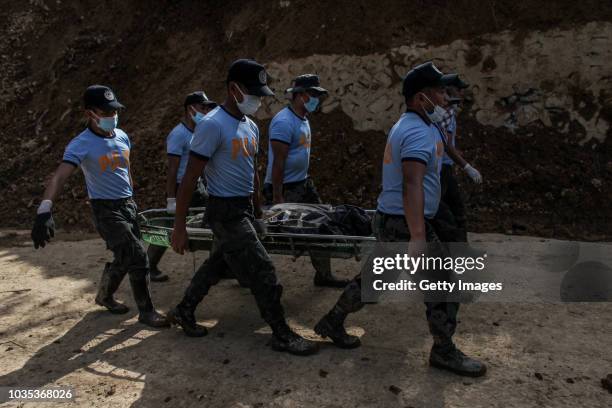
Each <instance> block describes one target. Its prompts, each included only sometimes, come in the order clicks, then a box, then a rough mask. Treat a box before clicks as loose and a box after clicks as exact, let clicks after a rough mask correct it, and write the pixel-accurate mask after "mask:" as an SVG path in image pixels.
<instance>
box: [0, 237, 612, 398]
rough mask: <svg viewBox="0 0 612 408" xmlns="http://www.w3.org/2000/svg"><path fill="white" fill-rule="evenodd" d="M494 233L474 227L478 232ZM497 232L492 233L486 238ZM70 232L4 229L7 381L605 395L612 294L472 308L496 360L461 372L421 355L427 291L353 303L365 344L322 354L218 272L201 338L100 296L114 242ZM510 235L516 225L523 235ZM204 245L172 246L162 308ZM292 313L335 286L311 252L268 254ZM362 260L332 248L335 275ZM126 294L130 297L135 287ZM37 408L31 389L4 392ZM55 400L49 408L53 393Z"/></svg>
mask: <svg viewBox="0 0 612 408" xmlns="http://www.w3.org/2000/svg"><path fill="white" fill-rule="evenodd" d="M483 236H484V235H479V237H483ZM491 236H493V235H489V237H491ZM67 238H68V236H67V234H65V233H61V232H60V234H59V236H58V237H57V239H56V240H55V241H54V242H53V243H52V244H51V245H50V246H48V247H47V248H45V249H44V250H39V251H34V250H33V249H32V248H31V246H30V243H29V238H28V234H27V233H25V232H19V233H15V232H11V231H6V230H5V231H3V232H2V233H1V235H0V386H20V387H41V386H45V385H64V386H68V385H70V386H72V387H74V388H75V390H76V395H77V397H76V400H75V402H73V403H65V404H61V406H84V407H85V406H87V407H128V406H130V407H159V406H168V407H188V406H200V407H348V406H354V407H414V408H418V407H492V406H495V407H536V406H537V407H578V406H580V407H609V406H611V405H612V394H610V393H608V392H607V391H606V390H604V389H603V388H602V387H601V385H600V379H601V378H602V377H604V376H605V375H606V374H608V373H610V372H612V353H610V344H612V304H609V303H606V304H603V303H600V304H566V305H558V304H557V305H541V304H522V305H521V304H491V303H489V304H484V303H481V304H474V305H467V306H465V307H463V308H462V310H461V313H460V325H459V331H458V335H457V336H456V340H457V342H458V344H459V346H460V347H461V348H462V349H463V350H464V351H465V352H466V353H468V354H471V355H474V356H477V357H478V358H481V359H483V360H484V361H486V362H487V364H488V366H489V373H487V375H486V376H485V377H484V378H481V379H466V378H462V377H458V376H455V375H452V374H447V373H445V372H440V371H438V370H435V369H431V368H429V367H428V365H427V364H426V359H427V355H428V351H429V347H430V345H431V344H430V343H431V340H430V336H429V334H428V330H427V326H426V324H425V319H424V308H423V306H422V305H420V304H405V303H404V304H380V305H377V306H372V307H369V308H367V309H365V310H364V311H362V312H361V313H358V314H356V315H354V316H352V317H351V318H350V319H349V321H348V327H349V331H350V332H351V333H353V334H357V335H359V336H361V337H362V342H363V347H361V348H359V349H356V350H348V351H347V350H339V349H336V348H335V347H333V346H331V345H330V344H328V343H322V348H321V351H320V353H319V354H318V355H316V356H312V357H294V356H290V355H287V354H283V353H277V352H274V351H272V350H271V349H270V348H268V347H267V346H266V342H267V340H268V338H269V335H270V331H269V329H268V328H267V327H266V325H265V324H264V323H263V321H262V320H261V319H260V317H259V315H258V312H257V309H256V307H255V303H254V301H253V299H252V297H251V296H250V294H249V292H248V290H246V289H242V288H240V287H239V286H238V285H237V284H236V283H235V282H233V281H224V282H222V283H221V284H219V285H218V286H217V287H216V288H215V289H214V290H213V291H212V292H211V294H210V296H209V297H208V298H207V299H206V300H205V301H204V302H203V304H202V305H201V306H200V308H199V309H198V315H197V317H198V320H199V321H200V322H201V323H203V324H205V325H206V326H207V327H208V328H209V329H210V333H209V335H208V336H207V337H204V338H201V339H193V338H187V337H185V336H184V335H183V334H182V333H181V332H180V331H179V330H178V329H176V328H172V329H166V330H159V331H156V330H149V329H147V328H146V327H145V326H142V325H141V324H139V323H138V322H137V321H136V314H135V313H134V312H131V313H130V314H127V315H124V316H113V315H110V314H108V313H107V312H104V311H103V310H101V309H100V308H99V307H97V306H95V305H94V303H93V298H94V296H95V292H96V284H97V281H98V279H99V277H100V272H101V270H102V267H103V264H104V262H105V261H106V260H108V259H109V256H110V253H109V252H107V251H106V250H105V248H104V244H103V242H102V241H101V240H100V239H98V238H97V237H95V236H94V235H88V234H81V235H80V236H75V235H74V234H71V235H70V239H69V240H68V239H67ZM511 239H512V240H520V239H522V238H518V237H513V238H511ZM205 256H206V253H203V252H202V253H197V254H196V255H195V261H194V255H193V254H188V255H186V256H183V257H181V256H178V255H176V254H174V253H168V255H167V256H166V257H165V258H164V259H163V261H162V263H161V268H162V269H163V270H165V271H167V272H168V273H170V275H171V280H170V281H169V282H167V283H154V284H153V286H152V292H153V296H154V300H155V302H156V304H157V306H158V308H159V309H161V310H162V311H167V310H168V309H169V308H171V307H172V306H173V305H174V304H175V303H176V302H177V301H178V299H179V298H180V296H181V294H182V291H183V290H184V288H185V286H186V284H187V281H188V279H189V278H190V276H191V274H192V272H193V268H194V262H195V263H196V264H198V263H199V262H201V261H202V260H203V259H204V258H205ZM274 261H275V264H276V266H277V268H278V271H279V275H280V277H281V280H282V282H283V283H284V286H285V292H284V296H283V300H284V304H285V306H286V310H287V315H288V316H289V317H290V321H291V325H292V326H293V327H294V328H296V329H297V330H298V331H299V332H300V333H301V334H303V335H305V336H307V337H309V338H312V339H316V340H318V341H322V340H321V339H319V338H318V337H317V336H316V335H315V334H314V333H313V331H312V327H313V326H314V324H315V323H316V320H317V319H318V318H319V317H320V316H321V315H322V314H323V313H324V312H325V311H326V310H327V309H328V308H329V307H330V306H331V305H332V304H333V303H334V301H335V300H336V298H337V296H338V294H339V292H338V291H336V290H333V289H320V288H315V287H314V286H313V285H312V284H311V280H312V277H313V270H312V267H311V266H310V263H309V262H308V259H307V258H306V259H305V258H299V259H298V260H297V261H296V262H292V260H291V258H289V257H283V256H275V257H274ZM355 265H356V263H355V262H354V261H353V260H346V261H344V260H342V261H336V260H334V266H335V267H337V270H338V271H339V274H340V275H343V276H346V277H350V276H351V275H353V274H354V273H355V270H356V266H355ZM118 298H120V299H122V300H126V301H127V304H128V305H130V306H131V308H132V310H135V306H134V303H133V301H132V300H131V295H130V293H129V285H127V284H125V283H124V284H123V285H122V287H121V288H120V290H119V294H118ZM1 402H2V401H0V405H1V406H3V407H4V406H7V407H17V406H24V407H30V406H32V407H34V406H39V405H38V404H37V403H32V402H29V403H24V404H22V405H19V404H18V403H16V402H7V403H5V404H1ZM58 405H60V404H58V403H55V405H54V404H53V403H47V404H42V405H40V406H58Z"/></svg>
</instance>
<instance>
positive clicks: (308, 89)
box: [285, 86, 329, 94]
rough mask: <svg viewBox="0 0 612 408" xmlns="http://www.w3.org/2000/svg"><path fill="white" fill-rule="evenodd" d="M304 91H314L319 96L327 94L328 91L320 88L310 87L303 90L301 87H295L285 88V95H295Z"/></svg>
mask: <svg viewBox="0 0 612 408" xmlns="http://www.w3.org/2000/svg"><path fill="white" fill-rule="evenodd" d="M306 91H315V92H318V93H320V94H328V93H329V91H328V90H327V89H325V88H321V87H320V86H311V87H310V88H303V87H301V86H296V87H295V88H287V90H285V93H296V92H306Z"/></svg>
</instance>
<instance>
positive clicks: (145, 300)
mask: <svg viewBox="0 0 612 408" xmlns="http://www.w3.org/2000/svg"><path fill="white" fill-rule="evenodd" d="M130 284H131V285H132V293H133V294H134V300H135V301H136V305H137V306H138V312H139V315H138V321H139V322H140V323H143V324H146V325H147V326H150V327H169V326H170V323H169V322H168V319H166V317H165V316H164V315H162V314H160V313H157V311H156V310H155V308H154V307H153V302H152V301H151V295H150V293H149V283H148V282H147V279H146V277H143V278H138V279H132V277H130Z"/></svg>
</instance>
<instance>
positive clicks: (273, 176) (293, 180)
mask: <svg viewBox="0 0 612 408" xmlns="http://www.w3.org/2000/svg"><path fill="white" fill-rule="evenodd" d="M287 92H288V93H290V94H291V103H290V104H289V105H288V106H286V107H285V108H283V109H282V110H281V111H279V112H278V113H277V114H276V115H275V116H274V118H273V119H272V121H271V122H270V132H269V142H268V166H267V170H266V178H265V184H264V188H263V193H264V199H265V202H266V204H268V205H270V204H280V203H284V202H288V203H305V204H321V203H322V201H321V198H320V197H319V194H318V193H317V190H316V188H315V186H314V183H313V181H312V179H311V178H310V177H309V176H308V168H309V165H310V146H311V141H312V134H311V131H310V122H309V120H308V116H309V115H310V114H312V113H313V112H315V111H316V110H317V109H318V108H319V106H320V102H321V99H322V98H323V97H324V96H325V95H327V90H326V89H325V88H322V87H321V84H320V81H319V77H318V76H317V75H313V74H305V75H300V76H298V77H297V78H295V79H294V81H293V86H292V87H291V88H289V89H287ZM310 260H311V262H312V266H313V267H314V269H315V277H314V284H315V286H328V287H333V288H343V287H345V286H346V284H347V283H348V282H349V281H348V280H346V279H338V278H336V277H334V275H333V274H332V271H331V260H330V258H329V256H326V255H325V254H317V253H315V252H311V253H310Z"/></svg>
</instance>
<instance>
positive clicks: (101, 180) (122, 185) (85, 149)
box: [64, 128, 132, 200]
mask: <svg viewBox="0 0 612 408" xmlns="http://www.w3.org/2000/svg"><path fill="white" fill-rule="evenodd" d="M130 148H131V144H130V138H129V137H128V135H127V134H125V132H124V131H123V130H121V129H115V130H114V131H113V137H104V136H101V135H98V134H96V133H94V132H93V131H92V130H91V129H89V128H88V129H85V130H84V131H83V132H81V133H80V134H79V135H78V136H77V137H75V138H74V139H72V141H71V142H70V143H69V144H68V146H67V147H66V151H65V152H64V162H67V163H71V164H73V165H75V166H77V167H79V166H80V167H81V169H82V170H83V174H84V175H85V183H86V184H87V193H88V194H89V198H90V199H105V200H117V199H120V198H127V197H131V196H132V185H131V183H130V173H129V164H130Z"/></svg>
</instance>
